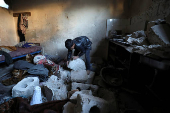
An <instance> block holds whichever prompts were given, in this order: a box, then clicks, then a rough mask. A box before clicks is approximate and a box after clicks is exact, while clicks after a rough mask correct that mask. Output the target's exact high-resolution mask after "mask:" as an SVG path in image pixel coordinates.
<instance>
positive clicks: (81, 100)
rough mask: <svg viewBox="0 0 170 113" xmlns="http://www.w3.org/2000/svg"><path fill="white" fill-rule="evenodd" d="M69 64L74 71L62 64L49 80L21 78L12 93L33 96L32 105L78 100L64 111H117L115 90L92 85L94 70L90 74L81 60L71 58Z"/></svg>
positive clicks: (66, 105)
mask: <svg viewBox="0 0 170 113" xmlns="http://www.w3.org/2000/svg"><path fill="white" fill-rule="evenodd" d="M68 67H69V68H70V69H71V71H68V70H64V69H63V68H62V67H60V69H59V74H58V76H55V75H52V76H51V77H50V78H49V79H48V80H47V81H46V82H42V83H39V79H38V77H28V78H25V79H23V80H21V81H20V82H18V84H17V85H16V86H15V87H13V89H12V96H13V97H19V96H25V97H31V98H32V99H31V102H30V104H31V105H34V104H40V103H43V102H47V101H53V100H63V99H67V98H69V99H71V100H72V99H74V100H76V101H77V103H72V102H68V103H66V104H65V105H64V108H63V113H89V112H92V111H96V112H98V113H110V112H115V111H116V110H117V109H116V108H117V107H116V100H115V97H114V93H113V92H110V91H108V90H105V89H101V88H99V87H98V86H97V85H93V84H92V82H93V79H94V75H95V72H92V71H91V72H90V74H89V75H87V72H86V67H85V63H84V61H83V60H82V59H80V58H78V59H76V60H73V61H70V63H69V65H68ZM37 86H38V87H37ZM41 89H42V90H41ZM40 92H41V93H40ZM99 92H100V93H99ZM44 98H45V99H44Z"/></svg>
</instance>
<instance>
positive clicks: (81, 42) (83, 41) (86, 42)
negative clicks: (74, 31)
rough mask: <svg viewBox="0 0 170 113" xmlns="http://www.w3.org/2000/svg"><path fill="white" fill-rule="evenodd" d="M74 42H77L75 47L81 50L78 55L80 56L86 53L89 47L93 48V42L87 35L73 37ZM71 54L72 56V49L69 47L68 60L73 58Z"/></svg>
mask: <svg viewBox="0 0 170 113" xmlns="http://www.w3.org/2000/svg"><path fill="white" fill-rule="evenodd" d="M73 43H74V44H75V47H74V49H75V50H78V51H80V53H79V54H78V55H77V56H79V57H81V56H82V55H84V54H85V52H86V50H87V49H91V44H92V42H91V41H90V39H89V38H88V37H86V36H80V37H77V38H75V39H73ZM71 56H72V50H70V49H68V54H67V61H69V60H70V59H71Z"/></svg>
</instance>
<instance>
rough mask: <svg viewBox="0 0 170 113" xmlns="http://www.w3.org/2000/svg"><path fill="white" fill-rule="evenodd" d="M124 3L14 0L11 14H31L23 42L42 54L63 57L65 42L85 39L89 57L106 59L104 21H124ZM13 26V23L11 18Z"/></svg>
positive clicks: (121, 0)
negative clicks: (39, 48)
mask: <svg viewBox="0 0 170 113" xmlns="http://www.w3.org/2000/svg"><path fill="white" fill-rule="evenodd" d="M126 2H127V0H105V1H103V0H93V1H91V0H86V1H84V0H48V1H47V0H36V1H35V0H27V1H23V0H14V1H13V3H12V8H13V11H14V12H24V11H26V12H31V16H29V17H28V29H27V34H26V40H27V41H29V42H36V43H41V46H42V47H43V53H44V54H49V55H59V56H61V57H62V58H64V57H66V54H67V49H66V48H65V46H64V42H65V40H66V39H68V38H71V39H73V38H75V37H78V36H87V37H89V38H90V39H91V40H92V42H93V45H92V52H91V56H96V57H103V58H106V56H107V42H106V41H105V35H106V20H107V19H108V18H126V17H127V14H128V13H127V12H128V9H127V5H126V4H127V3H126ZM15 23H17V19H16V18H15Z"/></svg>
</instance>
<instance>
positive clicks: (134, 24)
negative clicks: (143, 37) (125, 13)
mask: <svg viewBox="0 0 170 113" xmlns="http://www.w3.org/2000/svg"><path fill="white" fill-rule="evenodd" d="M169 6H170V1H169V0H131V3H130V7H131V9H130V12H131V15H130V25H129V26H128V27H127V32H129V33H132V32H134V31H137V30H144V28H145V22H146V21H154V20H157V19H164V18H166V17H167V16H168V15H169V14H170V7H169Z"/></svg>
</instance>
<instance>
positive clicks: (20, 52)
mask: <svg viewBox="0 0 170 113" xmlns="http://www.w3.org/2000/svg"><path fill="white" fill-rule="evenodd" d="M41 49H42V47H41V46H32V47H29V48H21V47H17V50H16V51H12V52H10V53H8V54H10V55H11V57H12V59H17V58H21V57H25V56H26V55H27V54H36V53H40V52H41ZM2 62H5V57H4V55H0V63H2Z"/></svg>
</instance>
